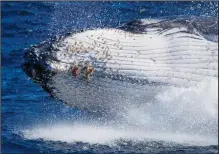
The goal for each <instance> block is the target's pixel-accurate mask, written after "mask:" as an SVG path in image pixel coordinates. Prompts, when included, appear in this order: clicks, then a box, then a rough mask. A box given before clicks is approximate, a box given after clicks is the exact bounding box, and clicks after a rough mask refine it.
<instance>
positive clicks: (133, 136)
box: [22, 79, 218, 145]
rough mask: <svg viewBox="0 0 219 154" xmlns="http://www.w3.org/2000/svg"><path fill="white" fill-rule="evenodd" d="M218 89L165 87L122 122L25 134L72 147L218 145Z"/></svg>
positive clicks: (208, 85)
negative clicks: (160, 143) (119, 143)
mask: <svg viewBox="0 0 219 154" xmlns="http://www.w3.org/2000/svg"><path fill="white" fill-rule="evenodd" d="M217 85H218V80H216V79H209V80H206V81H204V82H201V83H199V84H198V85H197V86H194V87H190V88H177V87H162V92H159V93H158V94H157V95H155V96H154V102H153V103H146V105H142V106H140V107H138V108H129V109H128V110H127V112H126V113H123V117H122V118H118V119H117V120H115V121H113V122H108V123H105V124H104V125H103V124H99V123H98V122H92V123H91V124H83V123H75V124H72V123H69V124H63V123H62V122H60V123H59V122H58V123H57V124H54V125H49V126H45V125H41V126H37V127H33V128H31V129H25V130H23V131H22V132H23V135H24V137H25V138H27V139H43V140H50V141H63V142H68V143H72V142H84V143H90V144H104V145H105V144H107V145H114V144H116V143H117V141H118V140H131V141H136V142H139V141H145V140H152V141H166V142H176V143H180V144H189V145H213V144H218V141H217V132H218V128H217V123H218V118H217V116H218V109H217V108H218V103H217V102H218V95H217V92H218V88H217ZM118 112H119V111H118ZM112 123H113V125H112Z"/></svg>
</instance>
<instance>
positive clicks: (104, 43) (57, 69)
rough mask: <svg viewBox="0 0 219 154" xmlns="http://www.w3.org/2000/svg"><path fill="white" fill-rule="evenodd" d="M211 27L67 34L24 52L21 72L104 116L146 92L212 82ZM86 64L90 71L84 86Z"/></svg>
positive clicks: (152, 24)
mask: <svg viewBox="0 0 219 154" xmlns="http://www.w3.org/2000/svg"><path fill="white" fill-rule="evenodd" d="M216 21H217V20H216ZM206 23H208V25H206ZM210 27H211V28H210ZM217 27H218V26H217V22H214V20H212V19H211V20H209V21H206V19H197V18H195V19H193V18H191V19H184V18H180V19H160V20H137V21H132V22H130V23H128V24H125V25H124V26H122V27H119V28H115V29H113V28H110V29H107V28H104V29H93V30H86V31H79V32H74V33H68V34H67V35H65V36H60V37H56V38H55V39H51V40H49V41H46V42H43V43H41V44H39V45H36V46H32V47H30V48H28V49H27V50H26V51H25V55H24V59H25V63H24V64H23V70H24V71H25V72H26V74H27V75H28V76H29V77H31V78H32V79H33V80H34V81H36V82H38V83H39V84H40V85H41V86H42V87H43V88H44V89H45V90H47V91H49V93H50V94H52V96H54V97H56V98H58V99H60V100H62V101H63V102H65V103H67V104H68V105H70V106H73V107H79V108H90V109H92V110H99V109H104V110H106V109H109V108H113V106H115V107H118V106H119V104H121V102H137V103H135V104H138V103H144V102H145V99H150V98H148V97H147V96H145V93H148V91H152V90H148V89H151V87H157V86H158V85H171V86H190V85H192V84H196V83H198V82H201V81H202V80H204V79H205V78H207V77H212V78H218V71H217V68H218V58H217V56H218V42H217V38H218V34H217ZM88 63H89V65H90V66H91V67H92V68H93V69H94V72H93V73H92V75H91V76H90V77H89V80H88V79H87V78H86V71H84V68H85V66H86V65H87V64H88ZM74 66H77V68H78V71H79V73H78V74H77V75H76V76H74V75H72V74H73V73H72V71H73V67H74ZM155 89H156V88H155ZM94 102H95V103H94ZM109 102H110V103H109Z"/></svg>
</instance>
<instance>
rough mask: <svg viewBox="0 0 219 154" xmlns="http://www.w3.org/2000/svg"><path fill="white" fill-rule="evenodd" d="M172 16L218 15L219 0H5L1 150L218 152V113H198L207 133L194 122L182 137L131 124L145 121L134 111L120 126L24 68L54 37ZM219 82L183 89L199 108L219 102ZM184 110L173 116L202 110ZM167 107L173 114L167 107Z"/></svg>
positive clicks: (19, 153)
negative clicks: (70, 102) (35, 48)
mask: <svg viewBox="0 0 219 154" xmlns="http://www.w3.org/2000/svg"><path fill="white" fill-rule="evenodd" d="M172 16H176V17H177V16H202V17H212V18H213V17H218V2H1V17H2V18H1V66H2V67H1V77H2V80H1V86H2V92H1V141H2V142H1V153H3V154H40V153H43V154H62V153H95V154H96V153H168V154H170V153H174V154H175V153H194V154H195V153H197V154H199V153H203V154H207V153H218V139H217V138H218V136H217V133H218V132H217V131H218V128H217V124H218V122H217V121H218V119H217V117H215V116H213V115H212V116H209V115H207V114H206V115H205V114H204V112H200V114H203V118H204V120H205V121H206V124H207V125H208V126H209V127H208V126H206V128H208V130H207V131H206V134H203V135H202V136H199V135H197V134H196V132H197V129H198V128H193V127H188V128H189V129H188V133H185V134H181V133H177V132H171V131H170V132H166V131H163V132H161V131H157V132H153V133H151V132H147V131H146V132H145V131H143V132H142V131H138V130H136V129H132V125H131V121H133V120H135V121H139V122H145V119H144V114H140V112H139V111H133V113H132V114H134V115H135V116H134V117H135V119H130V125H129V124H126V125H125V128H118V127H116V126H114V125H113V124H112V125H110V117H109V119H108V121H107V120H106V119H105V121H101V115H98V114H96V113H91V112H88V111H86V110H80V109H77V108H71V107H68V106H66V105H65V104H64V103H62V102H61V101H58V100H55V99H54V98H52V97H50V95H49V94H48V93H47V92H45V91H44V90H43V89H42V88H41V87H40V86H39V85H38V84H36V83H34V82H33V81H32V80H31V79H30V78H29V77H27V75H26V74H25V73H24V72H23V71H22V69H21V65H22V63H23V62H24V59H23V54H24V49H25V48H27V47H29V46H30V45H33V44H38V43H40V42H42V41H44V40H47V39H48V38H51V37H54V36H56V35H63V34H65V33H67V32H72V31H75V30H80V29H88V28H89V29H90V28H103V27H118V26H121V25H122V24H124V23H126V22H129V21H132V20H135V19H143V18H160V17H172ZM217 82H218V81H211V82H210V83H201V85H199V88H200V89H199V90H200V91H198V92H197V89H192V88H191V89H190V91H189V92H185V91H183V90H182V89H181V90H180V91H179V93H180V94H181V95H182V97H183V96H184V95H185V97H187V98H188V99H190V100H195V102H194V105H197V104H198V103H200V102H202V101H201V100H204V101H205V102H211V101H214V100H215V99H218V96H217V84H215V83H217ZM182 91H183V92H182ZM171 92H173V91H171V90H169V91H167V92H166V93H167V94H166V93H165V94H160V95H161V97H162V96H166V95H168V93H171ZM189 93H191V94H189ZM197 93H198V94H206V95H207V96H206V97H205V96H204V95H198V94H197ZM195 97H196V98H195ZM171 101H173V102H176V103H174V105H175V106H174V107H175V109H178V108H179V107H182V106H178V104H180V103H182V104H183V100H181V99H178V98H172V99H171ZM184 107H185V108H186V106H184ZM159 108H162V106H160V107H159ZM159 108H158V109H159ZM152 109H153V108H152ZM211 109H212V108H211V107H209V106H207V107H206V110H211ZM193 110H194V111H193ZM216 110H217V109H216ZM181 111H182V112H184V111H186V112H185V113H180V114H179V115H180V116H181V117H176V118H179V119H180V118H184V120H185V121H186V120H187V119H186V118H188V116H187V115H186V114H187V113H191V112H195V113H196V112H198V111H197V110H195V108H192V107H190V108H189V109H188V110H185V109H182V110H181ZM156 112H157V113H158V115H159V110H156ZM162 112H163V111H162ZM165 112H171V111H170V110H168V108H167V109H166V110H165ZM210 112H211V111H210ZM212 112H213V111H212ZM212 112H211V113H212ZM216 112H218V111H216ZM149 113H150V112H149ZM112 119H113V117H112ZM127 119H128V117H127ZM188 120H191V118H188ZM100 121H101V122H100ZM189 123H190V122H189ZM184 125H185V126H186V123H185V124H184ZM172 127H174V123H172V124H171V123H170V128H172ZM142 129H145V130H147V127H146V128H142ZM142 129H141V130H142Z"/></svg>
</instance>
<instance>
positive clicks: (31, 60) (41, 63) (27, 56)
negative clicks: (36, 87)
mask: <svg viewBox="0 0 219 154" xmlns="http://www.w3.org/2000/svg"><path fill="white" fill-rule="evenodd" d="M24 60H25V63H23V64H22V69H23V71H24V72H25V73H26V74H27V75H28V76H29V77H30V78H31V79H33V80H34V81H35V82H38V83H40V85H41V86H42V87H46V84H47V82H48V81H49V79H51V77H52V76H53V75H54V73H55V72H54V71H51V70H50V69H48V66H47V64H46V61H45V57H42V56H41V55H40V54H37V52H35V50H27V51H26V52H25V53H24Z"/></svg>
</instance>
